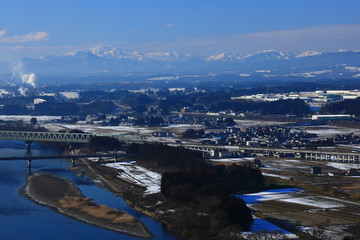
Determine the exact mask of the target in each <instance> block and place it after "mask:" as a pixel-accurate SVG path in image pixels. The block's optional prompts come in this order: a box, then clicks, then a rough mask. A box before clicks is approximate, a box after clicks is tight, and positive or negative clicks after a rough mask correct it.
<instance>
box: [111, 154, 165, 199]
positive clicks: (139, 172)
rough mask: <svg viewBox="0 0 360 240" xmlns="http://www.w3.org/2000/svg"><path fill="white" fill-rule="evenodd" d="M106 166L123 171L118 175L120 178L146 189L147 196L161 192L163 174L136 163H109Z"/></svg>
mask: <svg viewBox="0 0 360 240" xmlns="http://www.w3.org/2000/svg"><path fill="white" fill-rule="evenodd" d="M104 165H105V166H107V167H111V168H115V169H118V170H122V171H121V172H119V173H118V177H119V178H121V179H124V180H126V181H128V182H130V183H133V184H136V185H138V186H141V187H145V188H146V190H145V194H146V195H147V194H153V193H159V192H160V182H161V174H159V173H156V172H153V171H150V170H147V169H146V168H144V167H140V166H137V165H135V161H132V162H117V163H107V164H104Z"/></svg>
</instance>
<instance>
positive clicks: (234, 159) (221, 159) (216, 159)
mask: <svg viewBox="0 0 360 240" xmlns="http://www.w3.org/2000/svg"><path fill="white" fill-rule="evenodd" d="M253 159H254V158H220V159H219V158H211V159H209V160H210V161H212V162H249V161H251V160H253Z"/></svg>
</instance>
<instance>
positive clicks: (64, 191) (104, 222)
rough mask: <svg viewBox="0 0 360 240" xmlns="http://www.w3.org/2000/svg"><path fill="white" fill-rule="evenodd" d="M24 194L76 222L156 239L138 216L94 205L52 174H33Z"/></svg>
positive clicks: (69, 184) (63, 180) (67, 181)
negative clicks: (76, 220)
mask: <svg viewBox="0 0 360 240" xmlns="http://www.w3.org/2000/svg"><path fill="white" fill-rule="evenodd" d="M23 193H24V194H25V195H26V196H27V197H28V198H29V199H31V200H32V201H34V202H36V203H39V204H42V205H45V206H48V207H51V208H54V209H56V211H58V212H60V213H62V214H64V215H67V216H70V217H72V218H74V219H78V220H80V221H83V222H86V223H89V224H92V225H96V226H99V227H102V228H106V229H110V230H113V231H116V232H120V233H125V234H129V235H132V236H136V237H140V238H151V237H152V235H151V234H150V233H149V232H148V230H147V229H146V227H145V226H144V225H143V224H142V223H141V222H140V221H138V220H137V219H136V218H135V217H133V216H131V215H129V214H127V213H125V212H123V211H120V210H117V209H113V208H109V207H107V206H104V205H100V204H97V203H94V202H92V201H91V200H90V199H87V198H85V197H84V196H83V195H82V193H81V192H80V190H79V189H78V188H77V187H75V186H74V185H73V183H72V182H71V181H69V180H66V179H64V178H60V177H57V176H54V175H48V174H33V175H30V176H29V177H28V179H27V183H26V186H25V187H24V189H23Z"/></svg>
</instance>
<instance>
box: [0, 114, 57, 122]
mask: <svg viewBox="0 0 360 240" xmlns="http://www.w3.org/2000/svg"><path fill="white" fill-rule="evenodd" d="M33 117H35V118H36V119H37V120H38V122H44V121H50V120H55V119H61V116H31V115H0V120H4V121H21V120H22V121H24V122H30V119H31V118H33Z"/></svg>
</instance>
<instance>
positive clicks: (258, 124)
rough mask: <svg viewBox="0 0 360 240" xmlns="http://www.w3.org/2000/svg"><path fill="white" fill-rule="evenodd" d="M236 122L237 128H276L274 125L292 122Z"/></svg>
mask: <svg viewBox="0 0 360 240" xmlns="http://www.w3.org/2000/svg"><path fill="white" fill-rule="evenodd" d="M235 122H236V127H251V126H274V125H281V124H288V123H290V122H276V121H261V120H235Z"/></svg>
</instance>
